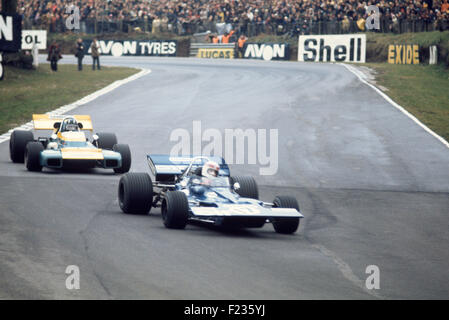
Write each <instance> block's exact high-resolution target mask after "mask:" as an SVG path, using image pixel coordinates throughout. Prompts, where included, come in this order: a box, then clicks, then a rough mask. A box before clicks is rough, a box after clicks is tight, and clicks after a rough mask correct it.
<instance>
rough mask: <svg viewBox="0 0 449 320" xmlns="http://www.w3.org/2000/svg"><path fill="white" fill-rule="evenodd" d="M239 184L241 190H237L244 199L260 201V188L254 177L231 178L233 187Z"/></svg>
mask: <svg viewBox="0 0 449 320" xmlns="http://www.w3.org/2000/svg"><path fill="white" fill-rule="evenodd" d="M236 182H238V183H239V184H240V189H238V190H235V191H236V192H237V193H238V194H239V195H240V196H241V197H243V198H251V199H256V200H259V188H258V187H257V183H256V180H254V178H253V177H247V176H235V177H231V185H234V183H236Z"/></svg>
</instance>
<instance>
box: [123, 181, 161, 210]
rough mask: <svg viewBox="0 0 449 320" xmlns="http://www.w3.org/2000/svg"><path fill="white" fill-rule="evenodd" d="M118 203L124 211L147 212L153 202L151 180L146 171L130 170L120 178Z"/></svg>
mask: <svg viewBox="0 0 449 320" xmlns="http://www.w3.org/2000/svg"><path fill="white" fill-rule="evenodd" d="M118 203H119V205H120V209H122V211H123V212H124V213H132V214H148V213H149V212H150V210H151V206H152V204H153V182H152V181H151V178H150V176H149V175H148V174H147V173H134V172H130V173H127V174H125V175H123V176H122V177H121V178H120V182H119V184H118Z"/></svg>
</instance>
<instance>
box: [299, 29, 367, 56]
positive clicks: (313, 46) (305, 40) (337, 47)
mask: <svg viewBox="0 0 449 320" xmlns="http://www.w3.org/2000/svg"><path fill="white" fill-rule="evenodd" d="M365 59H366V35H364V34H342V35H326V36H314V35H311V36H299V40H298V61H306V62H307V61H311V62H359V63H364V62H365Z"/></svg>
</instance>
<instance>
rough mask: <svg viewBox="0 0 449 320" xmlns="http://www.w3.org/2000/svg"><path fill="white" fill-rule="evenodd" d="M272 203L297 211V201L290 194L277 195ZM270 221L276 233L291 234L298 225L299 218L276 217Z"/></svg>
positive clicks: (276, 206)
mask: <svg viewBox="0 0 449 320" xmlns="http://www.w3.org/2000/svg"><path fill="white" fill-rule="evenodd" d="M273 204H274V207H275V208H293V209H296V210H298V211H299V204H298V201H297V200H296V199H295V198H294V197H291V196H277V197H276V198H274V200H273ZM272 222H273V228H274V231H276V232H277V233H283V234H291V233H294V232H296V230H298V227H299V218H277V219H275V220H273V221H272Z"/></svg>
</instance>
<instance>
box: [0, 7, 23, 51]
mask: <svg viewBox="0 0 449 320" xmlns="http://www.w3.org/2000/svg"><path fill="white" fill-rule="evenodd" d="M21 32H22V17H21V16H19V15H17V14H14V15H6V14H3V13H0V52H1V51H10V52H17V51H19V50H20V46H21V44H22V34H21Z"/></svg>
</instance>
